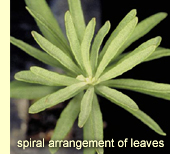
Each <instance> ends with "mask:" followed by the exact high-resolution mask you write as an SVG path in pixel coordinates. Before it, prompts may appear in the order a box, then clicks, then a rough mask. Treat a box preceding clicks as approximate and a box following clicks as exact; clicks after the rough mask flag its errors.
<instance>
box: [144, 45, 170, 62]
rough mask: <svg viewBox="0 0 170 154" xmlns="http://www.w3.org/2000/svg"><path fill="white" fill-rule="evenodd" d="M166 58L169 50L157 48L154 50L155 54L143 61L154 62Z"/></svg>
mask: <svg viewBox="0 0 170 154" xmlns="http://www.w3.org/2000/svg"><path fill="white" fill-rule="evenodd" d="M167 56H170V49H166V48H161V47H158V48H157V49H156V50H155V52H154V53H153V54H152V55H150V56H149V57H148V58H147V59H146V60H145V62H148V61H151V60H155V59H159V58H162V57H167Z"/></svg>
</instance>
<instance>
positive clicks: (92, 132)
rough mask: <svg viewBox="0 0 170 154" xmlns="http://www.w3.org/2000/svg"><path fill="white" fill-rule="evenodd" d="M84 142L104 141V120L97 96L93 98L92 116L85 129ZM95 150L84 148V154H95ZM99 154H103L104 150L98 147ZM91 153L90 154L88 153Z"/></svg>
mask: <svg viewBox="0 0 170 154" xmlns="http://www.w3.org/2000/svg"><path fill="white" fill-rule="evenodd" d="M83 137H84V140H88V141H89V140H96V141H101V140H103V120H102V113H101V111H100V106H99V102H98V99H97V96H96V95H94V97H93V105H92V111H91V114H90V116H89V118H88V120H87V122H86V123H85V125H84V127H83ZM94 151H95V150H94V148H84V151H83V152H84V154H94ZM96 151H97V153H98V154H103V148H101V147H96ZM88 152H89V153H88Z"/></svg>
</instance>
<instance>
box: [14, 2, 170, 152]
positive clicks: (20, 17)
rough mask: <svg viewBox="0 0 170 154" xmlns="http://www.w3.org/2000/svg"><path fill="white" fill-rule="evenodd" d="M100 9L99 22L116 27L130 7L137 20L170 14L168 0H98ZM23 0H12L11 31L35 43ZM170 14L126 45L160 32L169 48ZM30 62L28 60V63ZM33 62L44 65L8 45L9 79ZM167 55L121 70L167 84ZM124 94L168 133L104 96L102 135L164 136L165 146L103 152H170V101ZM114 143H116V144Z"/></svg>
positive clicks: (169, 77)
mask: <svg viewBox="0 0 170 154" xmlns="http://www.w3.org/2000/svg"><path fill="white" fill-rule="evenodd" d="M48 2H50V0H49V1H48ZM99 2H101V10H102V17H101V21H102V25H103V24H104V23H105V21H106V20H110V21H111V26H112V30H114V29H115V27H116V26H117V24H118V23H119V22H120V20H121V19H122V18H123V17H124V16H125V15H126V14H127V13H128V12H129V11H130V10H131V9H134V8H135V9H137V12H138V13H137V16H138V17H139V21H141V20H143V19H145V18H146V17H148V16H150V15H152V14H155V13H157V12H167V13H169V14H170V10H169V3H168V1H165V0H161V1H146V2H145V1H136V0H129V1H121V0H119V1H111V0H100V1H99ZM24 6H25V3H24V0H15V1H12V0H11V35H12V36H15V37H17V38H20V39H22V40H24V41H26V42H28V43H30V44H33V45H35V43H34V40H33V39H32V38H31V35H30V31H31V30H36V31H38V28H37V27H36V23H35V22H34V20H33V19H32V17H31V16H30V15H29V13H28V12H27V11H26V9H25V7H24ZM169 27H170V17H169V16H168V17H167V18H166V19H165V20H163V21H162V22H161V23H160V24H159V25H158V26H156V27H155V28H154V29H153V30H152V31H151V32H150V33H149V34H147V35H146V36H144V37H142V38H141V39H140V40H138V41H136V42H135V43H134V44H132V45H131V47H130V48H128V49H127V51H129V50H133V49H134V48H135V47H137V46H138V45H140V44H141V43H143V42H144V41H146V40H148V39H150V38H153V37H155V36H162V38H163V40H162V43H161V46H162V47H166V48H170V43H169V40H170V30H169ZM27 62H29V63H27ZM30 63H31V64H34V65H38V66H44V67H45V65H43V64H42V63H39V62H38V61H37V60H35V59H34V58H32V57H30V56H28V55H27V54H25V53H24V52H21V51H20V50H19V49H18V48H16V47H14V46H13V45H12V46H11V79H12V78H13V77H12V76H13V74H14V73H15V72H17V71H18V70H23V69H26V68H28V67H29V65H30ZM169 66H170V58H169V57H166V58H162V59H159V60H155V61H151V62H147V63H142V64H140V65H138V66H137V67H135V68H134V69H133V70H131V71H129V72H127V73H125V74H123V75H122V76H121V77H122V78H134V79H144V80H151V81H155V82H163V83H169V84H170V73H169V72H170V69H169ZM122 92H124V93H125V94H127V95H128V96H130V97H131V98H132V99H133V100H134V101H135V102H136V103H137V104H138V105H139V107H140V109H141V110H143V111H144V112H145V113H147V114H148V115H149V116H151V117H152V118H153V119H154V120H155V121H156V122H157V123H158V124H159V125H160V126H161V128H162V129H163V130H164V132H166V133H167V136H166V137H164V136H160V135H158V134H156V133H155V132H154V131H152V130H151V129H149V128H148V127H147V126H146V125H144V124H143V123H141V122H140V121H139V120H138V119H136V118H135V117H133V116H132V115H131V114H129V113H127V112H126V111H125V110H123V109H122V108H120V107H118V106H116V105H114V104H113V103H110V102H109V101H107V100H105V99H104V98H101V97H100V98H99V99H100V105H101V110H102V113H103V119H104V121H105V122H106V125H107V127H106V128H105V130H104V139H105V140H111V139H112V138H113V139H114V140H115V142H117V141H118V140H124V139H125V138H128V139H129V140H130V138H134V139H136V140H158V141H159V140H164V144H165V147H164V148H129V147H130V145H129V143H128V147H127V148H105V153H109V152H113V153H114V152H115V153H117V152H118V153H121V151H122V152H137V153H138V152H141V151H143V152H151V153H152V152H161V153H167V151H168V152H170V141H169V140H170V137H169V136H170V122H169V121H170V120H169V118H170V112H169V109H170V102H169V101H166V100H163V99H159V98H154V97H151V96H147V95H143V94H139V93H135V92H130V91H126V90H122ZM115 146H116V147H117V145H116V144H115Z"/></svg>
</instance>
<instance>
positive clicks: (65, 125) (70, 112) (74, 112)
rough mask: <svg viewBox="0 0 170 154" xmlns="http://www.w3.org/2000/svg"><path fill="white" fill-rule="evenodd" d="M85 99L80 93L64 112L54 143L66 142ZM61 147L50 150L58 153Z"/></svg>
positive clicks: (53, 136)
mask: <svg viewBox="0 0 170 154" xmlns="http://www.w3.org/2000/svg"><path fill="white" fill-rule="evenodd" d="M82 97H83V94H82V93H80V94H78V95H77V96H75V97H74V98H73V99H72V100H71V101H70V102H69V104H68V105H67V106H66V107H65V109H64V110H63V111H62V113H61V115H60V118H59V119H58V120H57V124H56V127H55V129H54V133H53V135H52V138H51V140H52V141H54V142H55V141H57V140H59V141H61V140H64V138H65V137H66V135H67V134H68V133H69V132H70V130H71V128H72V126H73V124H74V122H75V120H76V118H77V116H78V113H79V111H80V102H81V99H82ZM58 149H59V147H50V148H49V150H50V152H51V153H52V154H54V153H56V152H57V151H58Z"/></svg>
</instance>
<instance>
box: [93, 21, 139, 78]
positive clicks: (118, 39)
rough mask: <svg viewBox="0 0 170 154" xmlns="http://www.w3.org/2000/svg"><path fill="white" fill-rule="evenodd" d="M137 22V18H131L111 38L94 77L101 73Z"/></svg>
mask: <svg viewBox="0 0 170 154" xmlns="http://www.w3.org/2000/svg"><path fill="white" fill-rule="evenodd" d="M136 24H137V18H134V19H132V20H131V21H130V22H129V23H127V24H126V25H125V26H124V27H123V28H122V29H121V30H120V31H118V32H117V35H116V36H115V38H114V39H113V40H112V42H111V43H110V45H109V46H108V48H107V50H106V52H105V54H104V55H103V58H102V60H101V61H100V64H99V66H98V68H97V72H96V75H95V77H96V78H99V77H100V75H101V74H102V73H103V71H104V69H105V68H106V66H107V65H108V64H109V62H110V61H111V60H112V59H113V58H114V56H115V55H116V53H117V52H118V50H119V49H120V47H121V46H122V45H123V43H124V42H125V41H126V40H127V39H128V37H129V36H130V34H131V33H132V32H133V30H134V28H135V26H136Z"/></svg>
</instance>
